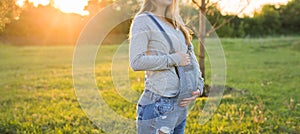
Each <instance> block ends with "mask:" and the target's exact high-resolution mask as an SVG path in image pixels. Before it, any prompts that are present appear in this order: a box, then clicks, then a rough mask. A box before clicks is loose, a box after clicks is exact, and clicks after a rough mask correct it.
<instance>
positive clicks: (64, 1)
mask: <svg viewBox="0 0 300 134" xmlns="http://www.w3.org/2000/svg"><path fill="white" fill-rule="evenodd" d="M24 1H25V0H17V4H18V5H20V6H22V5H23V3H24ZM29 1H30V2H33V3H34V5H35V6H37V5H39V4H41V5H48V4H49V0H29ZM182 1H183V2H184V1H186V0H182ZM198 1H200V0H198ZM212 1H216V0H212ZM240 1H241V2H240ZM245 1H247V0H221V1H220V3H219V6H220V7H221V9H222V13H223V14H237V12H238V11H239V10H240V9H241V7H244V6H245V4H246V3H245ZM250 1H251V2H250V4H249V5H248V6H247V8H246V9H245V10H244V12H243V13H241V14H239V16H240V17H242V16H243V14H246V15H247V16H253V13H254V11H256V10H258V11H259V10H260V7H261V6H262V5H264V4H275V5H276V4H277V5H278V4H286V3H287V2H288V1H289V0H250ZM87 4H88V0H54V6H55V7H56V8H58V9H60V10H61V11H62V12H65V13H77V14H80V15H88V11H84V7H85V6H86V5H87Z"/></svg>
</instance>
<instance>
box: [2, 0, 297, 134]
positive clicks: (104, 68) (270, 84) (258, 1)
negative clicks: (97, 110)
mask: <svg viewBox="0 0 300 134" xmlns="http://www.w3.org/2000/svg"><path fill="white" fill-rule="evenodd" d="M114 2H116V0H1V1H0V94H1V97H0V108H1V109H0V110H1V112H0V133H105V132H104V131H103V130H101V128H98V127H97V126H96V125H95V124H93V122H92V121H90V120H89V119H88V118H87V116H86V115H85V113H84V112H83V111H82V109H81V107H80V105H79V103H78V102H77V99H76V94H75V92H74V87H73V81H72V58H73V53H74V48H75V46H76V42H77V39H78V38H79V36H80V33H81V31H82V30H83V29H84V26H85V25H86V24H87V23H88V22H89V20H91V19H92V17H93V16H95V15H97V13H98V12H99V11H101V10H102V9H104V8H105V7H106V6H108V5H110V4H112V3H114ZM141 4H142V0H127V1H122V2H120V3H119V5H118V4H116V5H115V6H116V9H117V10H120V8H123V7H126V9H130V12H133V13H135V12H137V11H138V10H139V8H140V6H141ZM180 10H181V12H180V14H181V16H182V17H183V19H184V22H185V23H186V25H187V26H188V27H190V28H191V29H192V30H193V32H194V34H193V44H194V46H195V52H196V54H197V58H198V60H199V62H201V63H203V66H205V70H203V68H201V70H203V72H204V74H205V84H206V86H207V87H209V86H210V84H211V83H210V82H211V77H212V76H211V72H212V71H211V69H210V67H211V65H210V62H209V56H208V55H207V54H206V53H205V50H204V48H203V47H202V48H201V46H200V44H199V41H198V40H199V39H200V40H202V39H204V38H206V37H209V36H210V34H212V33H214V32H216V33H217V35H218V36H219V37H220V40H221V42H222V47H223V49H224V53H225V56H226V66H227V67H226V69H227V74H226V89H225V92H224V95H223V98H222V101H221V104H220V105H219V107H218V109H217V111H216V112H215V114H214V115H213V116H212V118H211V119H210V120H209V121H208V122H207V123H206V124H204V125H200V124H199V123H198V122H197V119H198V118H199V117H200V116H201V109H202V108H203V106H204V105H205V102H206V101H207V99H208V98H207V97H205V96H202V97H200V98H197V101H196V103H195V107H194V109H193V110H192V112H191V113H190V114H189V116H188V122H187V127H186V133H187V134H190V133H191V134H198V133H295V134H296V133H300V99H299V98H300V90H299V87H300V84H299V81H300V71H299V70H300V57H299V56H300V0H181V1H180ZM199 13H202V14H203V15H205V17H206V18H207V20H208V21H209V22H210V23H211V26H212V28H207V29H204V28H203V26H201V17H199ZM131 21H132V20H131V19H128V20H126V21H124V22H122V23H120V24H119V25H118V26H116V27H115V28H113V30H111V32H110V33H109V34H108V35H107V36H106V37H105V40H104V41H103V42H101V44H102V45H101V47H100V48H99V51H98V54H97V59H96V61H95V68H96V69H95V81H96V84H97V87H98V89H99V93H101V95H102V96H103V98H104V100H105V101H106V102H107V104H108V105H109V106H110V107H111V108H112V109H113V110H114V111H116V112H117V113H118V114H119V115H121V116H124V117H126V118H129V119H132V120H134V119H135V116H136V113H135V110H136V104H132V103H129V102H126V100H124V99H123V98H122V97H121V96H119V95H118V93H117V91H116V89H115V87H114V84H113V82H112V78H111V66H112V65H111V64H112V57H113V55H114V53H115V52H116V50H117V49H118V48H119V46H120V44H121V43H123V42H124V41H126V40H128V32H129V26H130V24H131ZM104 23H108V22H105V20H103V24H104ZM99 25H102V23H101V22H99ZM201 30H204V32H203V31H201ZM208 42H209V40H208ZM208 44H209V43H208ZM127 45H128V44H127ZM123 56H125V57H126V56H128V53H127V54H124V55H123ZM126 60H127V59H126ZM126 67H127V66H126ZM128 70H129V72H130V76H129V78H130V82H131V85H130V86H131V89H132V90H135V91H137V92H139V93H142V91H143V87H144V81H143V80H144V73H143V72H133V71H132V70H131V69H130V68H129V67H128ZM207 94H208V92H207ZM99 116H101V115H99ZM132 132H133V130H131V129H128V130H118V131H117V132H116V133H132Z"/></svg>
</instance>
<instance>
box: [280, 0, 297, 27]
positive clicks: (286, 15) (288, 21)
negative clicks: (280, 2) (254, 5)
mask: <svg viewBox="0 0 300 134" xmlns="http://www.w3.org/2000/svg"><path fill="white" fill-rule="evenodd" d="M299 9H300V0H292V1H290V2H289V3H288V4H287V5H286V6H284V7H282V8H281V9H280V20H281V22H282V29H283V30H284V31H283V32H289V33H300V32H299V31H300V25H299V24H300V10H299Z"/></svg>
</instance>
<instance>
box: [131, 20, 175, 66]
mask: <svg viewBox="0 0 300 134" xmlns="http://www.w3.org/2000/svg"><path fill="white" fill-rule="evenodd" d="M145 17H148V16H146V15H145V16H137V17H135V18H134V19H133V22H132V24H131V27H130V33H129V60H130V66H131V68H132V69H133V70H134V71H143V70H164V69H170V68H172V67H174V66H179V63H180V56H179V55H178V54H177V53H173V54H166V55H146V52H147V48H148V43H149V41H150V38H151V29H150V27H149V26H148V25H147V21H149V20H147V19H146V18H145ZM150 21H151V20H150Z"/></svg>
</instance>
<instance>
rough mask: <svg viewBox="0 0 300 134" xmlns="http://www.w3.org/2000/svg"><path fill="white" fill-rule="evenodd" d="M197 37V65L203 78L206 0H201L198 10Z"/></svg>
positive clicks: (204, 89) (204, 90)
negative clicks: (198, 52)
mask: <svg viewBox="0 0 300 134" xmlns="http://www.w3.org/2000/svg"><path fill="white" fill-rule="evenodd" d="M199 16H200V18H199V19H200V20H199V31H200V32H199V34H200V35H199V36H198V37H199V38H200V39H198V41H199V42H198V46H199V51H200V54H199V61H198V62H199V66H200V70H201V72H202V77H203V78H204V79H205V64H204V63H205V61H204V59H205V50H204V45H205V35H206V23H205V16H206V2H205V0H202V1H201V10H199ZM203 96H207V89H206V87H205V86H204V87H203Z"/></svg>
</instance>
